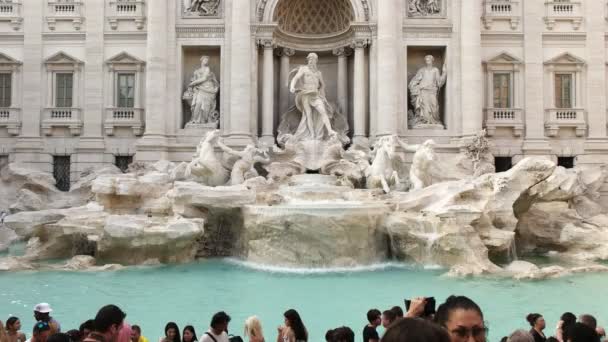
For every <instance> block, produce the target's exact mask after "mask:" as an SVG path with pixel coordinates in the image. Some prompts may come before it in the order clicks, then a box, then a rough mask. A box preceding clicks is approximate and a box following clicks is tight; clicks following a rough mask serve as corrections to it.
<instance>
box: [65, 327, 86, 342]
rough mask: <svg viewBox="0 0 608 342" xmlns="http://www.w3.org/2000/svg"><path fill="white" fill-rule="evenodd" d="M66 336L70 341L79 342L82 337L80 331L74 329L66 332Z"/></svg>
mask: <svg viewBox="0 0 608 342" xmlns="http://www.w3.org/2000/svg"><path fill="white" fill-rule="evenodd" d="M66 334H68V336H70V339H71V340H72V341H81V340H82V339H83V336H82V334H81V333H80V331H79V330H76V329H72V330H68V331H67V332H66Z"/></svg>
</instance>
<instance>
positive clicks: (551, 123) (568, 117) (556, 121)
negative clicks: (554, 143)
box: [545, 108, 587, 137]
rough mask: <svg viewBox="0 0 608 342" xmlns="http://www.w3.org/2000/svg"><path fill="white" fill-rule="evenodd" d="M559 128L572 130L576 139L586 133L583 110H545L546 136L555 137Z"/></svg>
mask: <svg viewBox="0 0 608 342" xmlns="http://www.w3.org/2000/svg"><path fill="white" fill-rule="evenodd" d="M560 128H574V130H575V132H576V136H577V137H584V136H585V133H586V132H587V120H586V118H585V110H584V109H582V108H550V109H546V110H545V130H546V132H547V136H549V137H555V136H557V133H558V132H559V129H560Z"/></svg>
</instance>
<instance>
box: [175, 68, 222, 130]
mask: <svg viewBox="0 0 608 342" xmlns="http://www.w3.org/2000/svg"><path fill="white" fill-rule="evenodd" d="M219 90H220V83H219V82H218V81H217V79H216V78H215V74H214V73H213V71H211V68H209V57H208V56H203V57H201V67H200V68H198V69H196V70H195V71H194V74H193V75H192V78H191V79H190V84H188V90H186V93H185V94H184V99H189V98H191V99H192V102H191V104H190V109H191V111H192V118H191V120H190V122H189V124H206V123H210V122H216V121H217V120H218V117H219V113H218V111H217V100H216V98H217V93H218V91H219Z"/></svg>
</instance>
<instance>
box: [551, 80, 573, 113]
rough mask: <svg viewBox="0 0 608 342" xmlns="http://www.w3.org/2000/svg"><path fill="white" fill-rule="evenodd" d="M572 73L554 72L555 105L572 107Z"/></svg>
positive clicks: (557, 106)
mask: <svg viewBox="0 0 608 342" xmlns="http://www.w3.org/2000/svg"><path fill="white" fill-rule="evenodd" d="M572 76H573V75H572V74H555V107H556V108H572V107H573V103H574V101H573V100H574V82H573V80H572Z"/></svg>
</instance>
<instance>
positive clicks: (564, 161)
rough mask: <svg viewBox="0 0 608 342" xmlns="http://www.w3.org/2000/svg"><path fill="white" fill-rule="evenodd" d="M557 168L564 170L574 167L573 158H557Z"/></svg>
mask: <svg viewBox="0 0 608 342" xmlns="http://www.w3.org/2000/svg"><path fill="white" fill-rule="evenodd" d="M557 166H563V167H565V168H566V169H571V168H573V167H574V157H557Z"/></svg>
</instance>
